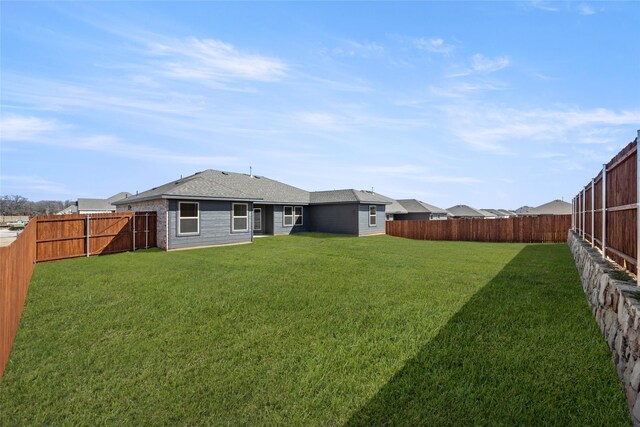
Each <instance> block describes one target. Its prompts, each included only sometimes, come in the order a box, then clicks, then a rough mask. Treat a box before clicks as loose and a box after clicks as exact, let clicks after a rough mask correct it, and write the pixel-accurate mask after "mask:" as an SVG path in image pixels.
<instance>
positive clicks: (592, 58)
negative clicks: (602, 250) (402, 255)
mask: <svg viewBox="0 0 640 427" xmlns="http://www.w3.org/2000/svg"><path fill="white" fill-rule="evenodd" d="M0 24H1V25H0V27H1V28H0V37H1V39H0V61H1V62H0V73H1V74H0V113H1V115H0V156H1V157H0V195H2V194H5V195H6V194H19V195H22V196H25V197H27V198H29V199H30V200H42V199H53V200H66V199H71V200H75V199H77V198H78V197H99V198H107V197H109V196H111V195H113V194H116V193H118V192H120V191H129V192H131V193H134V194H135V193H136V191H140V192H141V191H145V190H148V189H150V188H152V187H156V186H158V185H161V184H164V183H166V182H170V181H172V180H175V179H178V178H180V176H188V175H191V174H193V173H195V172H197V171H201V170H205V169H218V170H226V171H232V172H243V173H249V168H250V167H251V168H252V171H253V173H254V174H257V175H262V176H266V177H269V178H272V179H275V180H278V181H282V182H285V183H287V184H290V185H294V186H296V187H299V188H303V189H305V190H309V191H316V190H332V189H343V188H355V189H365V190H371V189H373V190H374V191H376V192H378V193H382V194H384V195H387V196H389V197H393V198H397V199H402V198H416V199H419V200H423V201H425V202H427V203H430V204H433V205H436V206H439V207H443V208H447V207H450V206H453V205H456V204H468V205H471V206H474V207H476V208H506V209H515V208H518V207H520V206H523V205H528V206H537V205H540V204H543V203H546V202H548V201H550V200H554V199H564V200H565V201H569V202H570V201H571V199H572V197H573V196H574V195H575V194H576V193H577V192H578V191H579V190H580V188H582V186H583V185H585V184H587V182H589V181H590V180H591V178H592V177H594V176H595V175H596V174H597V173H598V171H599V170H600V169H601V167H602V163H605V162H607V161H608V160H609V159H610V158H611V157H613V156H614V155H615V154H616V153H617V152H618V151H619V150H620V149H621V148H623V147H624V146H625V145H627V144H628V143H629V142H631V141H632V140H633V139H634V138H635V137H636V136H637V132H638V129H640V103H639V99H640V98H639V97H638V95H639V94H640V60H639V59H638V58H640V38H639V37H638V35H637V34H638V28H640V2H582V1H570V2H542V1H528V2H507V1H501V2H499V1H496V2H478V1H474V2H338V1H331V2H268V1H261V2H207V1H200V2H185V1H181V2H152V1H142V2H126V1H118V2H116V1H112V2H82V3H74V2H49V1H47V2H28V1H2V2H0Z"/></svg>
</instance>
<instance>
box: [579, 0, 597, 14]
mask: <svg viewBox="0 0 640 427" xmlns="http://www.w3.org/2000/svg"><path fill="white" fill-rule="evenodd" d="M578 13H579V14H580V15H585V16H586V15H593V14H595V13H596V10H595V9H594V8H593V7H591V6H589V5H588V4H585V3H581V4H579V5H578Z"/></svg>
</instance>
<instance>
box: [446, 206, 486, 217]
mask: <svg viewBox="0 0 640 427" xmlns="http://www.w3.org/2000/svg"><path fill="white" fill-rule="evenodd" d="M447 211H449V213H450V214H451V215H453V216H454V217H458V218H485V217H486V215H485V214H483V213H482V212H480V211H479V210H478V209H474V208H472V207H471V206H467V205H456V206H451V207H450V208H447Z"/></svg>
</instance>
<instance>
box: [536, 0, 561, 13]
mask: <svg viewBox="0 0 640 427" xmlns="http://www.w3.org/2000/svg"><path fill="white" fill-rule="evenodd" d="M530 4H531V6H533V7H535V8H536V9H540V10H545V11H547V12H558V11H559V10H560V9H558V8H557V7H555V6H553V5H552V3H551V2H549V1H544V0H531V2H530Z"/></svg>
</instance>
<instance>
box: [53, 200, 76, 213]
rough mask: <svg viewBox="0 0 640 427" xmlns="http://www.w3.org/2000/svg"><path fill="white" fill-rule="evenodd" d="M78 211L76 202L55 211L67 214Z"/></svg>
mask: <svg viewBox="0 0 640 427" xmlns="http://www.w3.org/2000/svg"><path fill="white" fill-rule="evenodd" d="M75 213H78V205H77V202H76V203H74V204H73V205H69V206H67V207H66V208H64V209H62V210H61V211H60V212H56V215H67V214H75Z"/></svg>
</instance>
